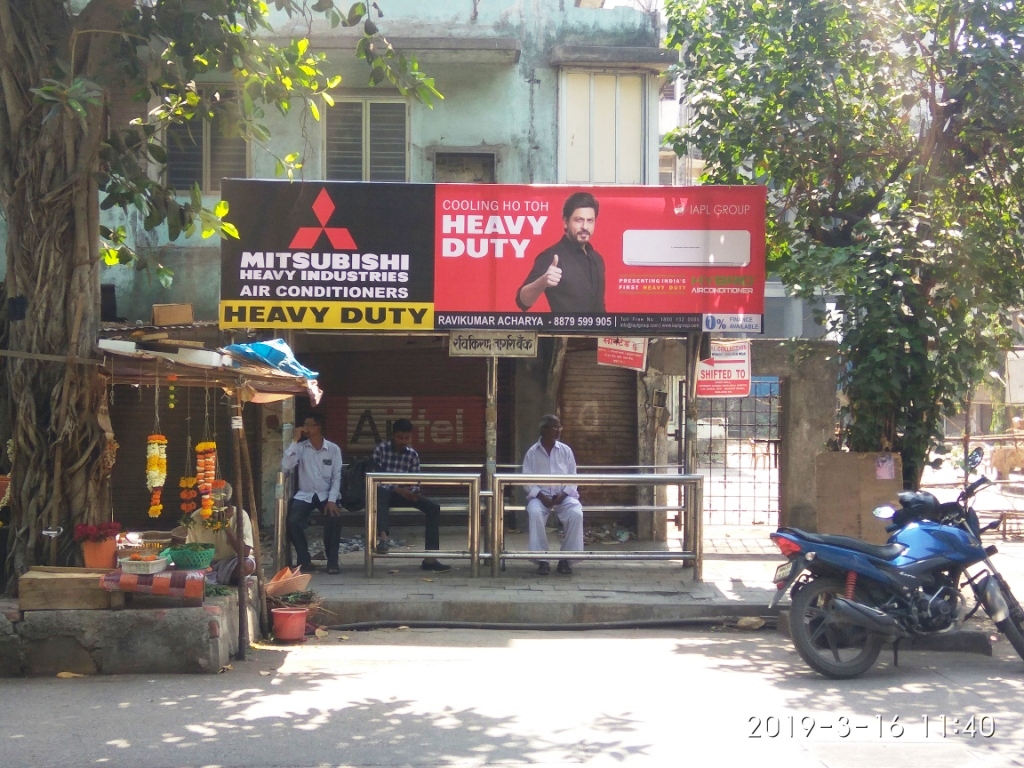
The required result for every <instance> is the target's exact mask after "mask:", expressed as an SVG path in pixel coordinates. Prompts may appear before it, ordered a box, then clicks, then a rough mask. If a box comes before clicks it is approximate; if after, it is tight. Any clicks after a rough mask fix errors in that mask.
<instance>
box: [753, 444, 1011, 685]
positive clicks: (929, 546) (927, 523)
mask: <svg viewBox="0 0 1024 768" xmlns="http://www.w3.org/2000/svg"><path fill="white" fill-rule="evenodd" d="M981 457H982V453H981V449H975V451H973V452H972V453H971V454H970V456H969V457H968V464H969V465H970V466H971V468H972V469H973V468H977V466H978V465H979V464H980V463H981ZM990 482H991V481H990V480H989V479H988V478H986V477H981V478H979V479H978V480H976V481H975V482H973V483H971V484H970V485H968V486H967V487H966V488H964V490H963V491H962V492H961V494H960V497H959V499H958V500H957V501H951V502H946V503H939V501H938V499H936V498H935V496H933V495H932V494H930V493H928V492H927V491H903V492H902V493H900V494H899V496H898V498H899V502H900V509H895V508H893V507H891V506H882V507H878V508H877V509H875V510H874V512H873V514H874V515H875V517H878V518H882V519H886V520H891V521H892V522H891V524H889V525H887V526H886V529H885V530H886V532H889V533H892V536H891V537H890V538H889V540H888V543H886V544H883V545H875V544H869V543H867V542H865V541H861V540H860V539H855V538H851V537H849V536H834V535H828V534H815V533H806V532H804V531H801V530H798V529H796V528H780V529H779V530H778V531H776V532H775V533H772V534H771V538H772V540H773V541H774V542H775V544H776V546H778V548H779V549H780V550H781V551H782V554H783V555H785V556H786V557H787V558H788V562H786V563H784V564H782V565H780V566H779V568H778V570H777V571H776V572H775V578H774V581H775V584H776V586H777V588H778V592H777V593H776V595H775V597H774V598H773V599H772V602H771V608H774V607H775V606H776V605H778V603H779V601H780V600H781V599H782V597H783V595H785V594H786V593H787V592H788V593H789V594H790V595H791V597H792V606H791V608H790V613H789V626H790V636H791V637H792V639H793V645H795V646H796V650H797V652H798V653H799V654H800V656H801V657H802V658H803V660H804V661H806V662H807V663H808V664H809V665H810V667H811V668H812V669H814V670H815V671H817V672H819V673H821V674H823V675H825V676H826V677H831V678H835V679H847V678H853V677H857V676H859V675H861V674H863V673H864V672H866V671H867V670H868V669H870V668H871V667H872V666H873V665H874V663H875V661H876V660H877V659H878V655H879V653H880V652H881V650H882V646H883V645H884V644H886V643H892V644H893V660H894V663H898V659H899V657H898V653H899V645H900V642H901V641H902V640H905V639H906V638H912V637H922V636H928V635H938V634H944V633H949V632H956V631H957V630H959V629H960V628H961V627H962V625H963V623H964V621H966V619H968V618H970V616H971V615H973V614H974V612H975V611H976V610H977V609H978V606H983V607H984V609H985V612H986V613H987V614H988V615H989V616H990V617H991V619H992V621H993V622H995V625H996V627H997V628H998V629H999V631H1000V632H1002V633H1003V634H1004V635H1006V637H1007V639H1008V640H1009V641H1010V644H1011V645H1012V646H1013V648H1014V650H1015V651H1017V653H1018V654H1019V655H1020V656H1021V658H1024V612H1022V611H1021V607H1020V603H1018V602H1017V600H1016V598H1014V596H1013V593H1012V592H1011V591H1010V587H1009V586H1008V585H1007V583H1006V580H1005V579H1004V578H1003V577H1002V575H1001V574H1000V573H999V571H997V570H996V568H995V566H994V565H993V564H992V560H991V556H992V555H994V554H995V553H996V548H995V546H989V547H986V546H984V545H983V544H982V542H981V534H982V533H983V531H986V530H989V529H991V528H995V527H996V526H998V525H999V521H998V520H997V521H995V522H993V523H991V524H989V525H987V526H985V528H981V526H980V524H979V522H978V516H977V514H976V513H975V511H974V509H973V508H972V507H971V505H970V500H971V498H972V497H973V496H974V495H975V494H976V493H977V492H978V491H979V490H980V489H981V488H982V487H983V486H985V485H987V484H989V483H990ZM972 566H979V568H972V571H971V573H968V572H967V569H968V568H971V567H972ZM967 585H970V587H971V590H972V591H973V594H974V597H975V601H974V606H973V608H970V609H968V599H967V598H966V597H965V594H964V592H963V590H964V589H966V587H967Z"/></svg>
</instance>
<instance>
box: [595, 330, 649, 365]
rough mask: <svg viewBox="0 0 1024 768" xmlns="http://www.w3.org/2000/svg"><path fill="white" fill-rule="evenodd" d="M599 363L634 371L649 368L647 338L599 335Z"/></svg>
mask: <svg viewBox="0 0 1024 768" xmlns="http://www.w3.org/2000/svg"><path fill="white" fill-rule="evenodd" d="M597 362H598V365H614V366H617V367H619V368H629V369H631V370H634V371H640V372H643V371H646V370H647V338H646V337H644V338H642V339H637V338H628V339H624V338H619V337H616V336H599V337H598V339H597Z"/></svg>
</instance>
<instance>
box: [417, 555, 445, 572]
mask: <svg viewBox="0 0 1024 768" xmlns="http://www.w3.org/2000/svg"><path fill="white" fill-rule="evenodd" d="M420 568H421V569H422V570H424V571H433V572H434V573H447V572H448V571H450V570H451V569H452V567H451V566H450V565H445V564H444V563H442V562H441V561H440V560H434V559H433V558H430V559H428V560H424V561H423V562H422V563H420Z"/></svg>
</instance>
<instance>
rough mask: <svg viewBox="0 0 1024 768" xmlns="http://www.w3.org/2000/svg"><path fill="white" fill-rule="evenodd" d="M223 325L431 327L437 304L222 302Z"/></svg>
mask: <svg viewBox="0 0 1024 768" xmlns="http://www.w3.org/2000/svg"><path fill="white" fill-rule="evenodd" d="M220 327H221V328H316V329H329V330H338V329H347V330H371V331H372V330H377V331H381V330H388V331H394V330H409V331H418V330H430V329H432V328H433V327H434V305H433V304H429V303H418V302H409V303H405V304H398V303H393V302H388V303H373V302H340V301H246V300H237V299H236V300H233V301H222V302H221V303H220Z"/></svg>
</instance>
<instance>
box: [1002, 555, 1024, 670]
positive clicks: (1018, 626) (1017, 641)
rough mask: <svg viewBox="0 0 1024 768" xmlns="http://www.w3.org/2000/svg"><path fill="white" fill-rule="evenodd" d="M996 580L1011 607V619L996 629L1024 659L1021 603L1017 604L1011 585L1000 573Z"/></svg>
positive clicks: (1023, 628) (1004, 621)
mask: <svg viewBox="0 0 1024 768" xmlns="http://www.w3.org/2000/svg"><path fill="white" fill-rule="evenodd" d="M996 579H997V580H998V582H999V588H1000V589H1001V590H1002V591H1003V597H1004V598H1006V602H1007V603H1009V605H1010V616H1009V618H1007V619H1004V620H1003V621H1000V622H999V623H998V624H996V629H998V630H999V631H1000V632H1002V633H1003V634H1004V635H1006V639H1007V640H1009V641H1010V645H1012V646H1013V650H1015V651H1016V652H1017V655H1018V656H1020V657H1021V658H1022V659H1024V626H1022V625H1024V621H1022V620H1021V618H1020V603H1018V602H1017V598H1015V597H1014V596H1013V592H1011V591H1010V585H1009V584H1007V583H1006V579H1004V578H1003V577H1002V575H1001V574H998V573H997V574H996Z"/></svg>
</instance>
